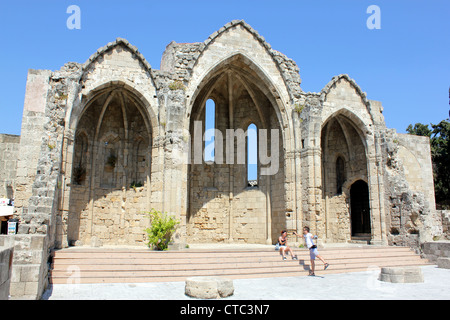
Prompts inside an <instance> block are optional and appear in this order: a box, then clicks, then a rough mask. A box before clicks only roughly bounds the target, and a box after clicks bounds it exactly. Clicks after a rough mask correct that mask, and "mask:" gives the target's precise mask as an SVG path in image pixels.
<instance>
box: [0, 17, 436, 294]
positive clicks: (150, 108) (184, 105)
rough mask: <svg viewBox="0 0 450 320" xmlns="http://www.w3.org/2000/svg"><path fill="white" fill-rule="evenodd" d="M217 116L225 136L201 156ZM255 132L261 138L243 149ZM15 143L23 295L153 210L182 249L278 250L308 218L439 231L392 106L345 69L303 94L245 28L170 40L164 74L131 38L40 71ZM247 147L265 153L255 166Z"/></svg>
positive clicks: (415, 145)
mask: <svg viewBox="0 0 450 320" xmlns="http://www.w3.org/2000/svg"><path fill="white" fill-rule="evenodd" d="M303 63H307V61H306V62H303ZM305 81H307V79H305ZM207 105H209V106H210V107H209V108H207V107H206V106H207ZM211 106H212V107H211ZM398 107H405V106H398ZM208 113H209V115H208ZM208 117H209V118H211V119H212V121H210V123H212V125H211V126H212V128H213V129H215V132H217V133H216V134H215V137H214V142H213V146H212V148H213V149H214V152H213V158H212V159H211V160H208V161H205V159H204V158H203V153H204V151H205V149H206V148H207V143H206V141H205V140H207V139H206V137H205V132H206V122H207V119H208ZM199 123H200V125H198V124H199ZM250 126H252V127H254V128H256V129H257V130H256V132H257V134H256V139H253V140H251V139H250V138H249V137H250V135H249V134H246V135H245V136H244V139H241V140H242V141H240V142H239V141H238V140H239V137H237V134H236V133H237V132H245V133H248V130H249V128H250ZM240 129H241V130H242V131H239V130H240ZM227 130H228V131H227ZM230 130H231V133H232V134H231V135H228V134H226V133H227V132H229V131H230ZM264 130H265V131H264ZM219 133H222V135H220V134H219ZM230 136H231V141H230V139H227V138H230ZM19 140H20V141H19ZM14 141H15V142H10V144H11V143H12V144H16V145H17V146H18V147H17V148H16V149H14V150H16V151H10V152H15V154H16V157H15V159H16V163H15V166H14V175H13V176H14V178H12V179H11V178H9V180H8V181H9V183H6V184H5V183H3V184H4V185H8V186H9V187H10V189H9V190H11V187H12V189H13V190H14V198H15V209H14V210H15V217H17V218H18V219H19V223H18V232H17V234H16V235H10V236H5V237H4V239H3V240H2V241H3V243H4V244H5V245H6V244H8V243H9V244H14V243H15V244H17V243H20V246H16V247H17V248H18V249H17V250H16V253H15V262H14V265H15V266H16V271H17V270H18V271H17V272H19V273H20V272H22V274H25V273H26V272H32V273H33V274H34V275H36V279H38V280H35V279H31V278H30V279H28V280H24V281H21V283H24V282H25V283H26V284H28V287H27V288H28V289H25V287H26V285H25V287H24V293H23V294H24V295H26V294H31V295H32V294H37V293H39V292H42V290H43V289H42V288H43V286H44V285H45V279H46V275H47V271H48V270H47V260H48V257H49V253H50V251H51V250H52V249H55V248H62V247H67V246H83V245H84V246H86V245H93V244H94V245H99V244H103V245H133V246H145V244H146V233H145V231H144V230H145V228H147V227H148V226H149V223H150V222H149V218H148V215H147V214H146V212H148V211H150V210H151V209H156V210H159V211H162V212H166V213H168V214H172V215H175V216H176V217H177V218H178V219H179V220H180V221H181V223H180V225H179V227H178V229H177V233H176V235H175V237H174V244H175V245H178V246H179V247H184V246H185V245H186V244H191V243H211V242H214V243H244V244H245V243H257V244H273V243H275V241H276V239H277V237H278V236H279V234H280V231H281V230H283V229H286V230H288V232H292V231H301V228H302V227H303V226H305V225H307V226H309V227H310V228H311V231H312V232H313V233H314V234H317V235H318V236H319V238H320V240H321V241H322V242H323V243H347V242H351V241H363V242H365V243H369V244H372V245H411V246H417V245H418V244H419V243H420V242H423V241H427V240H430V239H431V238H432V237H433V236H434V235H436V234H438V233H439V232H440V231H439V230H441V232H442V228H441V229H439V223H437V222H436V219H435V201H434V185H433V173H432V164H431V156H430V145H429V139H428V138H424V137H418V136H412V135H405V134H398V133H396V131H395V130H393V129H388V128H387V127H386V125H385V122H384V117H383V107H382V104H381V103H380V102H378V101H374V100H369V99H368V96H367V95H366V93H365V92H363V90H362V89H361V88H360V87H359V86H358V85H357V84H356V82H355V81H354V80H353V79H351V78H350V77H349V76H348V75H337V76H335V77H334V78H333V79H331V81H330V82H329V83H328V84H327V85H326V86H325V87H324V88H323V89H322V90H321V91H320V92H317V93H315V92H304V91H303V90H302V88H301V78H300V70H299V68H298V66H297V64H296V62H294V61H293V60H291V59H289V58H288V57H286V56H285V55H284V54H282V53H280V52H278V51H276V50H274V49H272V47H271V46H270V44H268V43H267V42H266V41H265V39H264V38H263V37H262V36H261V35H259V34H258V32H256V31H255V30H254V29H253V28H252V27H251V26H249V25H248V24H247V23H245V22H244V21H232V22H230V23H228V24H226V25H225V26H224V27H222V28H221V29H220V30H218V31H216V32H214V33H213V34H212V35H210V36H209V38H208V39H207V40H206V41H204V42H198V43H175V42H171V43H170V44H169V45H168V46H167V47H166V50H165V52H164V53H163V55H162V60H161V66H160V70H155V69H153V68H152V67H151V66H150V64H149V63H148V62H147V61H146V59H145V58H144V56H143V55H142V54H141V53H140V52H139V51H138V49H137V48H136V47H134V46H133V45H131V44H130V43H128V41H126V40H125V39H117V40H116V41H114V42H111V43H109V44H107V45H106V46H105V47H102V48H100V49H98V50H97V51H96V52H95V53H94V54H93V55H92V56H91V57H90V58H89V59H88V60H87V61H86V62H85V63H84V64H80V63H72V62H71V63H67V64H65V65H64V66H63V67H62V68H61V69H60V70H58V71H47V70H30V71H29V73H28V79H27V86H26V95H25V104H24V111H23V122H22V131H21V136H20V139H17V140H14ZM199 141H200V146H201V147H200V150H199V149H198V148H194V145H196V146H197V147H198V145H199V144H198V142H199ZM250 143H252V144H255V145H256V148H257V149H259V150H258V151H261V148H263V147H264V146H265V152H258V156H257V159H256V161H255V163H252V166H251V165H250V163H249V162H250V161H249V158H250V157H249V155H248V154H245V153H246V152H247V153H248V152H249V150H250V148H249V145H250ZM4 145H5V143H2V148H3V146H4ZM239 146H243V148H241V149H242V150H244V151H243V152H244V154H242V152H240V150H238V149H239V148H238V147H239ZM209 147H211V145H209ZM10 150H13V149H11V148H10ZM230 153H231V154H232V156H230ZM275 155H276V157H275ZM199 157H200V159H201V161H200V162H199V161H195V159H197V160H198V159H199ZM239 157H240V160H241V161H238V158H239ZM218 159H220V160H221V161H217V160H218ZM268 159H271V161H268ZM275 160H276V165H277V168H276V169H277V170H275V171H274V172H271V173H270V174H263V172H265V171H268V170H267V169H268V168H269V167H271V166H273V165H274V164H275ZM10 170H12V169H11V168H10ZM250 170H251V171H252V172H254V176H251V175H250ZM269 171H270V170H269ZM2 177H3V176H2ZM6 180H7V179H3V181H2V182H5V181H6ZM2 192H3V190H2ZM10 192H11V191H10ZM292 241H294V242H295V240H294V239H292ZM298 241H300V239H298ZM30 270H31V271H30ZM16 271H15V272H16ZM13 285H14V284H13ZM30 288H31V289H30ZM16 290H18V289H17V288H16ZM26 290H29V291H26Z"/></svg>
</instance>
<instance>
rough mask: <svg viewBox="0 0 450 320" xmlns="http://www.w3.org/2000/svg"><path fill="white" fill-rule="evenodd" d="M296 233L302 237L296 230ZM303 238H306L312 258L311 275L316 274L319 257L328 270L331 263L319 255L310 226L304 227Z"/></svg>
mask: <svg viewBox="0 0 450 320" xmlns="http://www.w3.org/2000/svg"><path fill="white" fill-rule="evenodd" d="M294 234H295V235H296V236H297V237H300V235H298V234H297V233H296V232H294ZM303 238H305V243H306V246H307V247H308V249H309V257H310V259H311V270H309V275H310V276H315V273H314V271H315V267H316V265H315V260H316V258H319V259H320V261H322V262H323V264H324V268H323V270H326V269H327V268H328V267H329V266H330V265H329V264H328V263H327V262H326V261H325V260H324V259H323V258H322V256H321V255H319V252H318V251H317V246H316V245H315V244H314V240H313V235H312V234H311V233H310V232H309V227H303ZM314 239H317V236H315V237H314Z"/></svg>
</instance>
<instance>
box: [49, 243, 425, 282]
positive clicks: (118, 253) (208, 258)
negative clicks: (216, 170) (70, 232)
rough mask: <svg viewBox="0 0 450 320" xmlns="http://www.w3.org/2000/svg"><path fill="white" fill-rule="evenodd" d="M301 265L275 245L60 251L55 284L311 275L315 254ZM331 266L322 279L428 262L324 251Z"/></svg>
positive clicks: (370, 251) (380, 253)
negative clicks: (243, 247)
mask: <svg viewBox="0 0 450 320" xmlns="http://www.w3.org/2000/svg"><path fill="white" fill-rule="evenodd" d="M294 252H295V254H297V255H298V261H295V260H292V259H291V257H288V259H287V260H285V261H283V260H282V258H281V256H280V254H279V253H278V252H277V251H275V250H274V247H273V246H269V247H266V248H255V249H187V250H180V251H168V252H155V251H150V250H131V249H101V248H86V249H85V248H69V249H63V250H58V251H55V252H54V254H53V261H52V265H51V270H50V275H49V276H50V282H51V283H54V284H66V283H140V282H171V281H184V280H185V279H186V278H187V277H192V276H224V277H227V278H230V279H247V278H265V277H291V276H294V277H298V276H307V275H308V270H309V266H310V261H309V251H308V250H307V249H296V250H294ZM319 253H320V254H321V255H322V256H323V257H324V258H325V259H326V260H327V262H328V263H329V264H330V267H329V268H328V269H327V270H326V271H324V270H323V264H322V263H321V262H320V261H319V260H317V261H316V275H324V274H332V273H347V272H358V271H366V270H367V269H368V268H374V267H394V266H421V265H428V264H430V262H428V260H424V259H421V258H420V256H419V255H417V254H415V253H414V252H413V251H412V250H410V249H409V248H405V247H378V246H360V247H349V248H347V247H345V248H328V249H325V248H322V249H320V250H319Z"/></svg>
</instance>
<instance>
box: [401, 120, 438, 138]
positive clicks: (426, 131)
mask: <svg viewBox="0 0 450 320" xmlns="http://www.w3.org/2000/svg"><path fill="white" fill-rule="evenodd" d="M406 132H408V133H409V134H414V135H416V136H423V137H431V132H432V131H431V130H430V128H429V127H428V125H426V124H422V123H416V124H415V125H414V127H413V126H412V124H410V125H409V126H408V128H406Z"/></svg>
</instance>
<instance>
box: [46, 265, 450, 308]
mask: <svg viewBox="0 0 450 320" xmlns="http://www.w3.org/2000/svg"><path fill="white" fill-rule="evenodd" d="M379 271H380V270H379V269H373V270H368V271H366V272H356V273H347V274H330V275H325V276H320V267H319V268H318V270H317V271H316V274H317V276H316V277H286V278H269V279H267V278H266V279H249V280H234V281H233V283H234V288H235V293H234V295H233V296H231V297H229V298H228V299H232V300H291V299H296V300H309V299H314V300H322V299H324V300H325V299H326V300H335V299H338V300H344V299H353V300H360V299H363V300H391V299H400V300H411V299H412V300H416V299H418V300H437V299H440V300H450V270H449V269H439V268H437V267H436V266H425V267H422V272H423V274H424V279H425V282H424V283H411V284H394V283H386V282H381V281H378V280H377V278H378V275H379ZM184 285H185V284H184V282H167V283H136V284H78V285H73V284H72V285H66V284H57V285H54V286H51V287H50V288H49V289H48V290H47V291H46V292H45V293H44V296H43V299H45V300H93V299H95V300H118V299H120V300H189V299H191V298H189V297H187V296H186V295H185V294H184ZM194 300H195V299H194ZM224 300H225V299H224Z"/></svg>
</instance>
